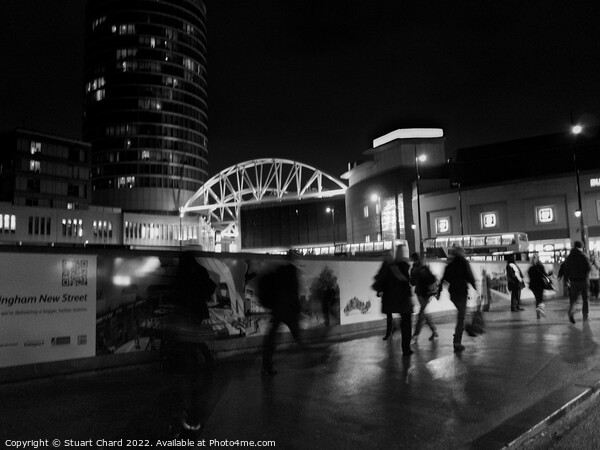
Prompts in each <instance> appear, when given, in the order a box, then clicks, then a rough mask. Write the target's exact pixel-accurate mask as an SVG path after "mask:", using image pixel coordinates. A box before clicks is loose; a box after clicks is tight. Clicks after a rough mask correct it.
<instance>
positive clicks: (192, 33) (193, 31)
mask: <svg viewBox="0 0 600 450" xmlns="http://www.w3.org/2000/svg"><path fill="white" fill-rule="evenodd" d="M140 21H142V22H144V23H140V24H137V28H138V33H139V32H144V30H145V31H148V32H156V33H162V34H163V35H164V37H166V38H168V39H174V40H178V41H182V42H189V44H190V45H194V44H195V42H196V40H199V41H200V42H201V43H202V44H203V45H204V46H205V47H206V37H205V33H206V31H205V30H203V29H202V28H200V29H198V28H196V27H195V26H194V25H191V24H189V23H187V22H183V21H181V20H177V19H170V18H166V17H165V16H163V15H161V16H160V17H153V15H152V14H147V15H145V17H143V18H142V17H140ZM103 23H106V16H102V17H99V18H98V19H96V20H94V21H93V22H92V30H95V29H96V28H98V27H99V26H100V25H101V24H103ZM155 23H160V24H163V25H162V26H155V25H152V24H155ZM166 23H169V24H170V25H172V26H173V27H174V28H171V27H165V26H164V25H165V24H166ZM201 25H202V24H201ZM140 29H141V30H140ZM135 30H136V24H116V25H111V27H110V31H111V33H112V34H119V35H131V34H134V33H135ZM178 30H183V33H180V32H179V31H178Z"/></svg>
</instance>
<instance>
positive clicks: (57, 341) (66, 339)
mask: <svg viewBox="0 0 600 450" xmlns="http://www.w3.org/2000/svg"><path fill="white" fill-rule="evenodd" d="M51 343H52V346H53V347H55V346H57V345H69V344H71V336H59V337H53V338H52V341H51Z"/></svg>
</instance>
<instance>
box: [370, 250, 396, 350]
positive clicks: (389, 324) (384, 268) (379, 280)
mask: <svg viewBox="0 0 600 450" xmlns="http://www.w3.org/2000/svg"><path fill="white" fill-rule="evenodd" d="M393 263H394V257H393V256H392V252H391V251H387V252H385V253H384V254H383V262H382V263H381V266H379V270H378V271H377V274H376V275H375V282H374V283H373V288H374V289H375V291H377V297H383V287H384V284H383V282H384V280H385V279H386V278H387V275H388V272H389V271H390V267H391V265H392V264H393ZM385 309H386V310H387V309H388V308H387V305H386V307H385ZM381 312H382V313H383V314H386V328H385V336H383V340H384V341H387V340H388V339H389V338H390V336H391V335H392V334H394V331H396V327H395V326H394V318H393V316H392V313H391V312H390V313H386V311H385V310H384V305H383V299H382V300H381Z"/></svg>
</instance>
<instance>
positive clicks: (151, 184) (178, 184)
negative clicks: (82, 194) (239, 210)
mask: <svg viewBox="0 0 600 450" xmlns="http://www.w3.org/2000/svg"><path fill="white" fill-rule="evenodd" d="M200 186H202V183H201V182H200V181H188V180H180V179H165V178H162V177H120V178H118V179H117V180H114V179H113V178H108V179H104V180H98V181H96V182H94V184H93V190H94V191H96V190H99V189H114V188H118V189H125V188H133V187H138V188H163V189H177V190H179V189H181V190H184V191H192V192H196V191H197V190H198V189H200Z"/></svg>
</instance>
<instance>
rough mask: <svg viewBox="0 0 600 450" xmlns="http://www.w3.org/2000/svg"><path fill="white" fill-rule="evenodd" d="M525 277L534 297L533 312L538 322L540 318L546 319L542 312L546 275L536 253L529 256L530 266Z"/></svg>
mask: <svg viewBox="0 0 600 450" xmlns="http://www.w3.org/2000/svg"><path fill="white" fill-rule="evenodd" d="M527 275H528V276H529V289H531V292H533V296H534V297H535V312H536V315H537V318H538V320H539V319H541V318H542V317H546V313H545V312H544V289H545V287H546V281H545V280H546V279H547V278H548V274H547V273H546V269H545V267H544V265H543V264H542V263H541V262H540V257H539V256H538V254H537V253H534V254H533V255H532V256H531V266H529V270H528V271H527Z"/></svg>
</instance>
